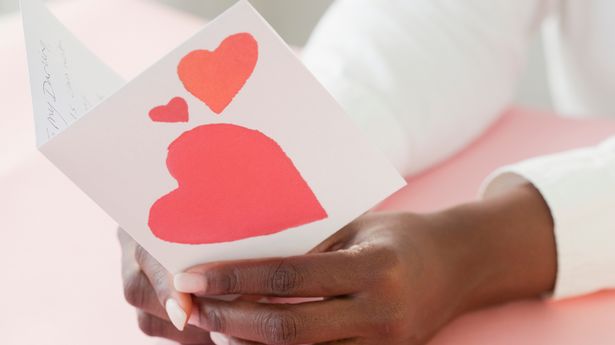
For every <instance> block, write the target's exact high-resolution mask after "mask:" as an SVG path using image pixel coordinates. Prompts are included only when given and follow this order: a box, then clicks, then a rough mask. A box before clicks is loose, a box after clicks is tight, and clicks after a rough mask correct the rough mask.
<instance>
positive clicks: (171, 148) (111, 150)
mask: <svg viewBox="0 0 615 345" xmlns="http://www.w3.org/2000/svg"><path fill="white" fill-rule="evenodd" d="M22 12H23V17H24V29H25V34H26V44H27V50H28V62H29V69H30V76H31V85H32V99H33V104H34V112H35V114H34V115H35V119H36V121H35V122H36V133H37V140H38V145H39V149H40V151H41V152H42V153H43V154H44V155H45V156H46V157H47V158H48V159H49V160H50V161H51V162H53V163H54V164H55V165H56V166H57V167H58V168H59V169H61V170H62V171H63V172H64V173H65V174H66V175H67V176H68V177H69V178H70V179H71V180H72V181H74V183H76V184H77V185H78V186H79V187H80V188H81V189H82V190H83V191H84V192H85V193H87V194H88V195H89V196H90V197H91V198H92V199H93V200H94V201H95V202H96V203H98V205H100V206H101V207H102V208H103V209H104V210H105V211H106V212H107V213H108V214H109V215H111V216H112V217H113V218H114V219H115V220H116V221H117V222H118V223H119V224H120V226H122V227H123V228H124V229H125V230H126V231H128V232H129V233H130V234H131V236H132V237H133V238H134V239H135V240H136V241H137V242H139V243H140V244H141V245H142V246H143V247H144V248H145V249H146V250H147V251H149V252H150V253H151V254H152V255H153V256H154V257H155V258H157V259H158V261H159V262H160V263H161V264H163V265H164V266H165V267H166V268H167V269H168V270H170V271H171V272H177V271H181V270H183V269H186V268H188V267H190V266H192V265H195V264H199V263H203V262H210V261H219V260H231V259H244V258H258V257H269V256H287V255H297V254H302V253H305V252H307V251H308V250H310V249H311V248H312V247H314V246H315V245H317V244H318V243H320V242H321V241H322V240H324V239H325V238H327V237H328V236H330V235H331V234H333V233H334V232H336V231H337V230H338V229H340V228H341V227H343V226H344V225H345V224H347V223H349V222H350V221H352V220H353V219H354V218H356V217H358V216H359V215H361V214H362V213H364V212H365V211H367V210H368V209H370V208H371V207H373V206H374V205H375V204H377V203H378V202H380V201H382V200H383V199H384V198H386V197H387V196H389V195H390V194H392V193H393V192H395V191H396V190H398V189H399V188H401V187H402V186H403V185H404V184H405V182H404V180H403V179H402V178H401V177H400V176H399V174H398V173H397V172H396V170H395V169H394V168H393V167H392V165H391V164H390V163H389V162H388V161H386V159H385V158H384V157H383V156H382V154H381V153H379V152H378V151H377V150H375V149H374V148H373V147H372V146H371V145H370V144H369V143H368V142H367V141H366V139H365V138H364V137H363V136H362V135H361V134H360V132H359V130H358V129H357V128H356V127H355V125H354V124H353V122H352V120H351V119H350V118H349V117H348V116H347V115H346V114H345V113H344V112H343V110H342V109H341V107H340V106H339V105H338V104H337V103H336V102H335V101H334V99H333V98H332V97H331V96H330V95H329V94H328V93H327V92H326V90H325V89H324V88H323V87H322V86H321V85H320V84H319V83H318V82H317V81H316V79H315V78H314V77H313V76H312V75H311V74H310V73H309V71H308V70H307V69H306V68H305V67H304V66H303V64H302V63H301V62H300V60H299V59H298V58H297V57H296V56H295V55H294V53H293V52H292V51H291V50H290V49H289V47H288V46H286V44H285V43H284V42H283V41H282V39H281V38H280V37H279V36H278V35H277V34H276V33H275V31H274V30H273V29H272V28H271V27H270V26H269V25H268V24H267V22H266V21H265V20H264V19H263V18H262V17H261V16H260V15H259V14H258V13H257V12H256V11H255V10H254V9H253V8H252V7H251V6H250V5H249V3H248V2H247V1H239V2H238V3H237V4H236V5H234V6H233V7H232V8H230V9H229V10H228V11H226V12H225V13H224V14H222V15H221V16H220V17H218V18H217V19H216V20H214V21H213V22H211V23H210V24H209V25H207V27H206V28H204V29H203V30H202V31H201V32H199V33H198V34H197V35H195V36H194V37H192V38H190V39H189V40H188V41H187V42H185V43H183V44H182V45H180V46H179V47H178V48H177V49H175V50H174V51H172V52H170V53H169V54H168V55H167V56H166V57H164V58H163V59H162V60H160V61H159V62H158V63H156V64H155V65H154V66H152V67H150V68H149V69H147V70H146V71H145V72H144V73H142V74H141V75H140V76H138V77H137V78H135V79H134V80H132V81H130V82H128V83H124V82H123V81H122V80H121V79H120V78H119V77H117V76H116V75H115V74H114V73H113V72H112V71H111V70H110V69H109V68H107V67H106V66H105V65H104V64H103V63H102V62H100V61H99V60H98V59H97V58H96V57H95V56H94V55H93V54H91V53H90V52H89V51H88V50H87V49H86V48H85V47H84V46H83V45H82V44H80V43H79V42H78V41H77V40H76V39H75V38H74V37H73V36H72V34H70V32H69V31H68V30H66V29H65V28H64V27H63V26H62V25H61V24H60V23H59V22H58V21H57V19H55V18H54V17H53V16H52V15H51V13H49V12H48V10H47V9H46V8H45V7H44V5H42V4H41V3H40V2H39V0H22ZM84 231H86V230H84Z"/></svg>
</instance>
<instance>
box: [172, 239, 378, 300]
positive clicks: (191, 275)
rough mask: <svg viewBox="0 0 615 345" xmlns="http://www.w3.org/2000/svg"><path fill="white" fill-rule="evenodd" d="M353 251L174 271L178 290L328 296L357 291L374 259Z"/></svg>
mask: <svg viewBox="0 0 615 345" xmlns="http://www.w3.org/2000/svg"><path fill="white" fill-rule="evenodd" d="M362 254H364V253H362V252H356V251H348V250H345V251H336V252H329V253H317V254H309V255H303V256H296V257H290V258H272V259H262V260H244V261H234V262H222V263H215V264H206V265H202V266H198V267H194V268H191V269H189V270H188V271H187V272H184V273H180V274H177V275H175V279H174V284H175V288H176V289H177V290H178V291H182V292H185V293H193V294H196V295H197V296H216V295H229V294H239V295H262V296H279V297H289V296H292V297H331V296H341V295H350V294H353V293H356V292H359V291H360V290H361V288H362V287H364V286H365V284H367V283H369V282H371V281H372V280H373V279H374V276H373V274H372V273H373V271H372V270H374V269H377V267H375V264H377V260H375V261H371V260H369V257H368V256H367V255H362Z"/></svg>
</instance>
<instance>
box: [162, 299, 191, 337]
mask: <svg viewBox="0 0 615 345" xmlns="http://www.w3.org/2000/svg"><path fill="white" fill-rule="evenodd" d="M165 309H166V310H167V314H168V315H169V319H170V320H171V323H172V324H173V326H175V328H177V329H178V330H180V331H183V330H184V327H186V319H188V317H187V316H186V312H185V311H184V310H183V309H182V307H180V306H179V303H177V302H176V301H175V300H174V299H171V298H169V299H168V300H167V303H166V305H165Z"/></svg>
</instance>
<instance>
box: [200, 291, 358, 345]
mask: <svg viewBox="0 0 615 345" xmlns="http://www.w3.org/2000/svg"><path fill="white" fill-rule="evenodd" d="M195 302H196V304H197V305H198V312H197V313H196V317H195V318H194V319H193V320H191V322H194V323H195V324H196V325H197V326H199V327H200V328H203V329H206V330H208V331H210V332H217V333H223V334H226V335H228V336H230V337H234V338H239V339H245V340H249V341H253V342H260V343H264V344H312V343H318V342H324V341H332V340H336V339H348V338H352V337H356V336H360V335H362V334H361V333H363V332H364V330H365V327H366V326H367V322H368V320H364V319H366V318H365V316H364V313H360V312H359V310H357V307H356V303H354V301H352V300H350V299H333V300H327V301H322V302H308V303H302V304H296V305H284V304H263V303H250V302H245V301H234V302H224V301H219V300H212V299H195Z"/></svg>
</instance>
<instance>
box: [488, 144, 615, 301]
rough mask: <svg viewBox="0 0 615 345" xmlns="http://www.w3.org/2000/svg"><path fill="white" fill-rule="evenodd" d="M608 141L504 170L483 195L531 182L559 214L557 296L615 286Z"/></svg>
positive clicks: (614, 166)
mask: <svg viewBox="0 0 615 345" xmlns="http://www.w3.org/2000/svg"><path fill="white" fill-rule="evenodd" d="M612 147H615V145H610V146H607V145H603V147H597V148H592V149H582V150H575V151H570V152H566V153H561V154H556V155H551V156H545V157H540V158H535V159H531V160H528V161H524V162H521V163H518V164H514V165H511V166H507V167H504V168H501V169H498V170H497V171H495V172H494V173H492V174H491V175H490V176H489V177H488V178H487V180H486V181H485V183H484V184H483V186H482V188H481V195H482V196H483V197H487V196H491V195H496V194H498V193H502V192H504V191H506V190H509V189H511V188H514V187H516V186H519V185H522V184H525V183H528V182H529V183H531V184H533V185H534V186H535V187H536V189H538V191H539V192H540V193H541V194H542V196H543V198H544V199H545V201H546V203H547V205H548V207H549V209H550V210H551V215H552V217H553V222H554V226H555V229H554V230H555V238H556V243H557V253H558V254H557V256H558V257H557V259H558V273H557V280H556V286H555V290H554V292H553V298H555V299H562V298H567V297H573V296H578V295H582V294H587V293H592V292H595V291H598V290H602V289H606V288H613V287H615V154H614V150H613V149H612Z"/></svg>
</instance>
